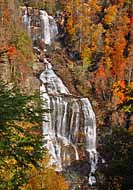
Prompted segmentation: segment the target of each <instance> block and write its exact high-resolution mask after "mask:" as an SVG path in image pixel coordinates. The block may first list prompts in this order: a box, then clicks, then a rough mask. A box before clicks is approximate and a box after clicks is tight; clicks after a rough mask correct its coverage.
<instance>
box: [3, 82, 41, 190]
mask: <svg viewBox="0 0 133 190" xmlns="http://www.w3.org/2000/svg"><path fill="white" fill-rule="evenodd" d="M41 113H42V110H41V108H40V105H39V100H38V98H36V97H35V96H26V95H23V94H22V93H21V92H20V91H19V90H17V89H15V88H11V89H9V88H8V87H7V86H6V85H5V84H3V83H2V82H0V189H1V190H6V189H8V190H9V189H11V190H19V189H20V188H21V186H23V185H25V184H26V183H27V181H28V180H29V176H28V171H30V170H31V168H33V167H39V162H40V161H41V159H42V157H43V150H42V140H41V139H42V137H41V135H40V130H41V129H40V126H41V122H42V119H41V118H42V117H41Z"/></svg>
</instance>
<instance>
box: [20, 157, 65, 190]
mask: <svg viewBox="0 0 133 190" xmlns="http://www.w3.org/2000/svg"><path fill="white" fill-rule="evenodd" d="M48 162H49V156H48V157H47V158H45V160H43V162H42V168H41V169H40V170H37V169H36V168H32V169H31V173H30V175H31V177H30V180H29V183H28V185H26V186H25V187H23V188H22V190H41V189H45V190H68V184H67V182H66V181H65V179H64V177H63V176H62V175H61V174H58V173H56V172H55V170H54V169H55V168H54V167H48Z"/></svg>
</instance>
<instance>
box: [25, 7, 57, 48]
mask: <svg viewBox="0 0 133 190" xmlns="http://www.w3.org/2000/svg"><path fill="white" fill-rule="evenodd" d="M35 17H37V18H38V19H36V20H37V21H35V20H34V24H32V26H31V23H33V22H32V20H33V18H35ZM38 22H40V30H38V31H36V30H35V32H31V31H33V30H34V27H38ZM22 23H23V25H24V28H25V29H26V30H27V31H28V34H29V35H30V36H31V38H32V40H33V41H34V40H37V39H41V40H42V41H43V42H45V44H47V45H51V43H52V42H53V41H54V40H55V39H56V36H57V34H58V28H57V24H56V22H55V19H54V18H53V17H52V16H49V15H48V14H47V12H46V11H44V10H40V14H39V15H38V16H35V15H28V11H27V9H25V13H24V15H22ZM31 28H32V29H31Z"/></svg>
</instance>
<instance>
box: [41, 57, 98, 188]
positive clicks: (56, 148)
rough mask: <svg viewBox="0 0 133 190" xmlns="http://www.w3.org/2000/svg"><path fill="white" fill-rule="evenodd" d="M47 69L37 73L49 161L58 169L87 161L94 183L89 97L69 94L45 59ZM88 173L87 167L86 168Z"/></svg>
mask: <svg viewBox="0 0 133 190" xmlns="http://www.w3.org/2000/svg"><path fill="white" fill-rule="evenodd" d="M44 61H45V63H46V69H45V70H44V71H43V72H42V74H41V75H40V80H41V82H42V85H41V88H40V91H41V96H42V98H43V100H46V105H44V107H45V108H48V109H49V110H50V111H49V113H48V114H45V116H44V120H45V121H47V122H44V124H43V136H44V141H45V143H46V144H45V146H46V147H47V148H48V150H49V151H50V154H51V156H52V160H51V162H52V163H55V164H56V166H57V169H58V170H62V169H63V168H65V167H67V166H70V165H71V164H72V162H73V161H75V160H82V159H87V158H88V155H89V158H88V162H90V165H91V167H90V174H88V175H89V183H90V184H91V185H92V184H93V183H95V178H94V177H93V176H92V175H93V174H94V173H95V170H96V164H97V152H96V121H95V114H94V112H93V110H92V107H91V104H90V102H89V100H88V98H84V97H76V96H74V95H72V94H71V93H70V92H69V90H68V89H67V88H66V86H65V85H64V84H63V82H62V80H61V79H60V78H59V77H58V76H57V75H56V74H55V72H54V71H53V69H52V65H51V64H50V63H49V62H48V61H47V60H46V59H45V60H44ZM88 173H89V171H88Z"/></svg>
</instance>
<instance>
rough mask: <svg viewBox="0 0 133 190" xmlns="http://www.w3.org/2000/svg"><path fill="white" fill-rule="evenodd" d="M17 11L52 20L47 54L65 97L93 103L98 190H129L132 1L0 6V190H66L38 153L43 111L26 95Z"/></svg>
mask: <svg viewBox="0 0 133 190" xmlns="http://www.w3.org/2000/svg"><path fill="white" fill-rule="evenodd" d="M20 6H27V7H28V6H29V7H30V6H32V7H34V8H35V9H45V10H46V11H47V12H48V13H49V14H51V15H53V16H54V17H55V19H56V21H57V24H58V28H59V36H58V40H57V42H55V43H54V44H53V46H52V47H50V48H49V52H48V53H47V54H48V56H49V57H50V59H51V61H52V63H53V65H54V66H55V68H56V69H57V72H58V74H59V75H60V74H61V76H62V78H63V79H64V81H65V83H66V85H67V87H68V88H69V90H70V91H72V92H75V93H76V94H78V95H82V96H86V97H88V98H89V99H90V100H91V102H92V106H93V108H94V110H95V113H96V119H97V132H98V142H97V144H98V145H97V147H98V151H99V154H100V155H101V156H102V157H104V159H105V161H106V164H103V165H100V166H99V167H98V169H97V172H96V177H97V179H98V184H97V189H101V190H104V189H105V190H131V189H132V188H133V182H132V178H133V168H132V167H133V156H132V155H133V144H132V143H133V136H132V133H133V116H132V113H133V107H132V105H133V1H132V0H82V1H81V0H57V1H56V0H49V1H48V0H0V44H1V46H0V77H1V82H0V189H1V190H19V189H21V190H34V189H35V190H41V189H43V190H54V189H56V190H57V189H58V190H67V189H69V185H68V184H69V183H67V182H66V180H65V178H64V177H63V176H62V175H61V174H58V173H56V172H55V171H54V168H53V167H50V168H48V167H47V163H48V160H49V155H48V152H47V151H46V150H43V149H42V148H41V147H42V142H41V132H40V131H41V130H40V128H39V126H40V125H41V124H40V123H41V122H42V120H41V116H42V112H43V111H44V112H45V111H47V110H41V107H40V100H39V98H38V97H37V96H38V95H34V96H33V93H35V92H30V93H29V91H27V90H25V89H26V83H27V78H28V77H29V76H30V75H32V74H33V65H34V61H35V59H36V57H35V54H34V52H33V50H32V41H31V39H30V37H29V36H28V35H27V33H26V31H25V30H24V29H23V26H22V24H21V17H20V11H19V7H20ZM62 52H63V53H62ZM6 65H7V67H6ZM5 67H6V72H5V70H3V68H5ZM3 71H4V72H3ZM64 71H65V72H64ZM63 73H67V74H64V76H63ZM70 82H71V84H70ZM15 86H17V88H16V87H15ZM28 94H32V96H29V95H28ZM36 94H37V92H36ZM40 110H41V111H40ZM38 131H39V132H38ZM31 171H32V173H31ZM81 190H83V189H81Z"/></svg>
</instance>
